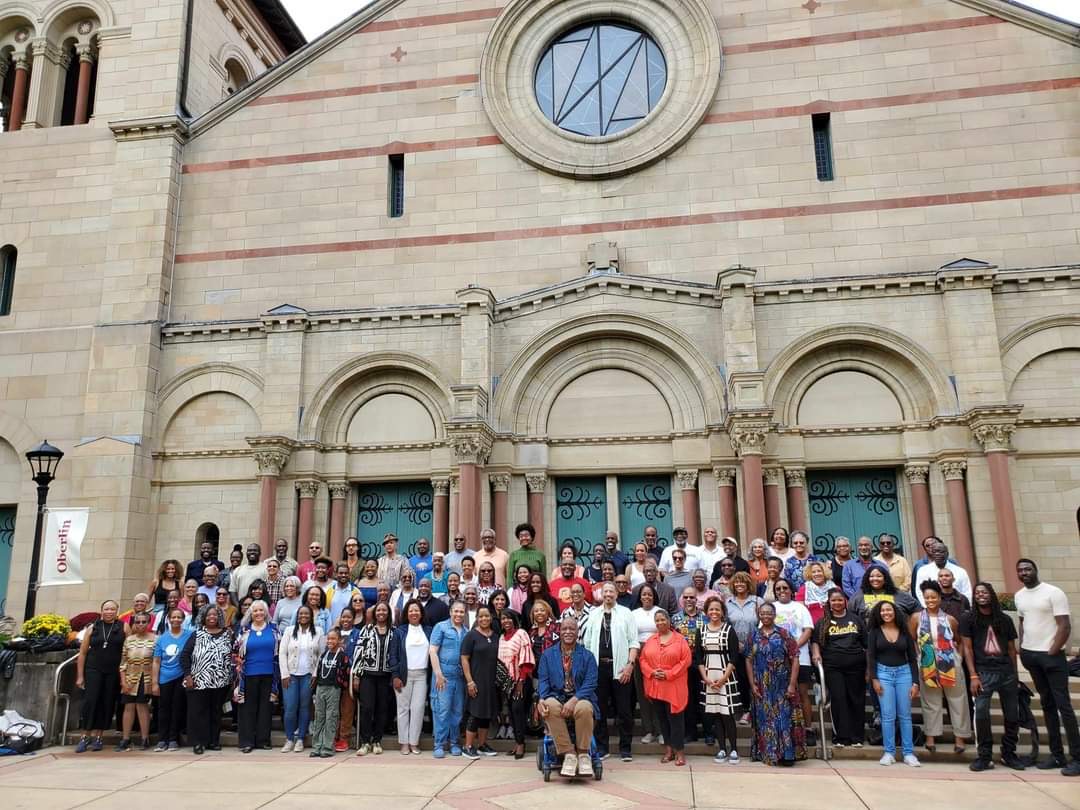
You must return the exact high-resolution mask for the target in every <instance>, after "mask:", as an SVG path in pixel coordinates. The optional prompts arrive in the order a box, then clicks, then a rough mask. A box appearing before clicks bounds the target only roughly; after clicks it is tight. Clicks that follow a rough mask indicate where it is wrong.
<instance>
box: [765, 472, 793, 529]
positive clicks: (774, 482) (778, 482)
mask: <svg viewBox="0 0 1080 810" xmlns="http://www.w3.org/2000/svg"><path fill="white" fill-rule="evenodd" d="M764 475H765V525H766V527H767V529H766V530H767V531H772V530H773V529H775V528H776V527H777V526H780V525H782V524H781V518H780V489H781V488H782V487H783V486H784V471H783V470H782V469H781V468H780V467H767V468H766V469H765V470H764ZM791 528H795V527H794V526H792V527H791Z"/></svg>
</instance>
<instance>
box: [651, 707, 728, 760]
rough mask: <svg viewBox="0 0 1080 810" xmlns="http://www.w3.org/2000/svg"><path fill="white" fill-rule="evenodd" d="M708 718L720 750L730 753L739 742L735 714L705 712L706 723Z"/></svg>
mask: <svg viewBox="0 0 1080 810" xmlns="http://www.w3.org/2000/svg"><path fill="white" fill-rule="evenodd" d="M710 719H711V720H712V735H713V736H714V737H716V742H717V744H718V745H719V746H720V750H721V751H724V752H726V753H728V754H730V753H731V752H732V751H734V750H735V747H736V745H737V744H738V742H739V730H738V729H737V728H736V727H735V715H733V714H720V713H717V714H706V715H705V722H706V723H707V722H708V721H709V720H710ZM664 739H665V740H666V739H667V738H666V737H665V738H664Z"/></svg>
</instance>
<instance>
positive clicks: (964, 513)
mask: <svg viewBox="0 0 1080 810" xmlns="http://www.w3.org/2000/svg"><path fill="white" fill-rule="evenodd" d="M940 463H941V472H942V474H943V475H944V476H945V494H946V497H947V498H948V501H949V525H950V526H951V527H952V536H953V554H954V555H955V557H956V560H957V561H958V562H959V563H960V565H961V566H962V567H963V569H964V570H965V571H967V572H968V575H969V576H970V577H971V578H972V582H974V581H975V578H976V576H977V575H978V573H977V569H976V567H975V543H974V542H973V540H972V537H971V517H970V516H969V515H968V503H967V488H966V487H965V486H964V470H966V469H967V462H966V461H964V460H963V459H946V460H943V461H941V462H940ZM922 539H923V538H921V537H920V538H919V542H922ZM912 553H914V550H913V551H912Z"/></svg>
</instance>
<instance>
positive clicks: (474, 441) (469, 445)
mask: <svg viewBox="0 0 1080 810" xmlns="http://www.w3.org/2000/svg"><path fill="white" fill-rule="evenodd" d="M491 445H492V437H491V436H490V435H488V434H486V433H457V434H454V435H452V436H450V446H451V447H452V448H453V450H454V461H456V462H457V463H458V464H476V465H477V466H480V467H483V466H484V465H485V464H487V461H488V459H489V458H490V457H491Z"/></svg>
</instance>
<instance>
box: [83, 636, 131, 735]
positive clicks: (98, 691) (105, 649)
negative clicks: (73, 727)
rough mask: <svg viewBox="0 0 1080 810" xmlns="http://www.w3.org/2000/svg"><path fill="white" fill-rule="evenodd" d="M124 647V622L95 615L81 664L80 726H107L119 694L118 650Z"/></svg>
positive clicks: (114, 711)
mask: <svg viewBox="0 0 1080 810" xmlns="http://www.w3.org/2000/svg"><path fill="white" fill-rule="evenodd" d="M123 649H124V624H123V622H120V621H114V622H113V623H112V624H110V625H106V624H105V623H104V622H103V621H101V620H100V619H98V620H97V621H96V622H94V624H93V625H92V626H91V628H90V646H89V647H87V648H86V662H85V664H84V666H83V680H84V682H85V694H84V695H83V704H82V727H83V728H84V729H87V730H89V729H109V728H112V725H113V717H114V716H115V715H116V700H117V698H118V696H119V695H120V654H121V652H122V651H123Z"/></svg>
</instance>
